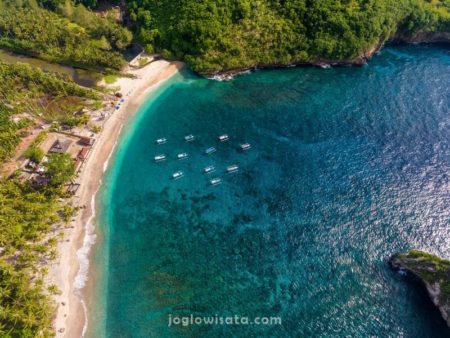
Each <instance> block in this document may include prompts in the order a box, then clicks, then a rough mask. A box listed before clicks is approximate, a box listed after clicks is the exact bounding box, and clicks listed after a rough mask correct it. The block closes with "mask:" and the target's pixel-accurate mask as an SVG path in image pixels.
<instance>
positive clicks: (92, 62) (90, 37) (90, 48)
mask: <svg viewBox="0 0 450 338" xmlns="http://www.w3.org/2000/svg"><path fill="white" fill-rule="evenodd" d="M41 3H42V4H43V5H48V6H49V7H54V5H56V4H58V5H57V6H56V7H55V8H53V9H54V11H50V10H47V9H45V8H43V7H41V6H39V5H38V4H37V3H36V2H35V1H34V0H23V1H15V0H0V12H1V13H2V15H1V16H0V48H4V49H7V50H10V51H13V52H17V53H22V54H27V55H31V56H36V57H39V58H41V59H44V60H47V61H52V62H58V63H63V64H69V65H73V66H77V67H81V68H95V69H100V70H101V69H116V70H119V69H120V68H121V67H122V66H123V65H124V63H125V60H124V59H123V56H122V55H121V53H119V52H120V51H121V50H123V49H124V48H125V47H127V46H128V45H129V44H130V42H131V39H132V35H131V33H130V32H129V31H128V30H127V29H126V28H124V27H121V26H120V25H119V24H117V23H116V22H115V19H114V18H113V17H112V16H106V17H102V16H100V15H96V14H94V13H92V12H91V11H89V10H87V9H86V8H85V7H84V6H83V5H82V4H79V5H74V4H73V3H72V2H70V1H58V2H54V1H53V2H52V3H53V4H50V1H41Z"/></svg>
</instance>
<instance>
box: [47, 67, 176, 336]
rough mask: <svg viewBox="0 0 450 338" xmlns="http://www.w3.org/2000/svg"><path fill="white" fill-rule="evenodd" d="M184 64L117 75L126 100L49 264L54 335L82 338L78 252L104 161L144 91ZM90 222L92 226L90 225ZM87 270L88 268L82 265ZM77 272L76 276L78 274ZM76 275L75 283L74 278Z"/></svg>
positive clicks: (92, 159)
mask: <svg viewBox="0 0 450 338" xmlns="http://www.w3.org/2000/svg"><path fill="white" fill-rule="evenodd" d="M182 67H183V65H182V63H179V62H167V61H164V60H160V61H155V62H152V63H150V64H149V65H147V66H145V67H143V68H141V69H128V70H127V72H128V73H131V74H134V75H135V78H120V79H118V80H117V81H116V82H115V83H114V84H113V86H114V87H116V86H120V92H121V93H122V94H123V97H124V99H125V102H124V103H123V105H122V107H121V108H120V109H119V110H116V111H115V112H114V113H113V115H112V116H111V117H110V118H109V119H108V120H107V121H106V122H105V124H104V126H103V129H102V131H101V133H100V136H99V137H98V139H97V141H96V143H95V145H94V147H93V149H92V151H91V154H90V156H89V158H88V159H87V160H86V163H85V164H84V168H83V169H82V172H81V174H80V176H79V179H78V181H79V182H80V183H81V186H80V188H79V189H78V192H77V194H76V195H75V197H74V198H75V201H76V204H77V205H78V206H80V207H81V206H85V207H84V208H82V209H81V210H80V211H79V213H78V215H77V216H76V218H75V220H74V221H73V222H72V223H71V224H69V226H68V227H67V228H66V229H65V230H64V238H63V240H61V241H60V242H59V244H58V258H57V259H56V260H55V262H54V263H53V264H52V265H50V267H49V274H48V281H49V283H52V284H55V285H57V286H58V288H59V289H60V290H61V294H60V295H57V296H55V301H56V303H57V314H56V318H55V321H54V328H55V331H56V337H81V336H82V332H83V327H84V323H85V310H84V309H83V306H84V303H83V302H82V301H81V299H82V298H80V294H81V292H80V289H79V288H77V286H78V287H80V286H81V285H84V281H83V278H80V275H78V273H79V270H80V260H79V259H78V256H77V254H78V255H80V256H85V255H88V254H89V248H90V245H89V243H85V241H86V240H89V237H87V236H85V232H86V229H87V231H89V232H91V231H93V228H92V221H93V217H94V216H95V215H93V213H94V211H95V210H94V204H95V203H94V196H95V194H96V193H97V191H98V189H99V187H100V185H101V179H102V176H103V173H104V169H105V167H106V164H107V162H108V160H109V158H110V155H111V153H112V152H113V151H114V148H115V144H116V142H117V139H118V137H119V135H120V132H121V130H122V127H123V125H124V124H125V123H126V122H127V120H128V118H129V117H130V116H132V115H133V114H134V113H135V112H136V110H137V108H138V107H139V105H140V104H141V103H142V101H143V99H144V98H145V96H146V94H147V93H148V92H149V91H151V90H153V89H155V88H156V87H157V86H158V85H160V84H161V83H162V82H163V81H165V80H167V79H168V78H170V77H171V76H172V75H174V74H176V73H177V72H178V71H179V69H181V68H182ZM89 224H91V227H89ZM80 248H82V250H80ZM82 268H83V269H87V267H82ZM77 275H78V276H77ZM76 278H77V286H76V285H75V279H76Z"/></svg>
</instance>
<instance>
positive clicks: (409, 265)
mask: <svg viewBox="0 0 450 338" xmlns="http://www.w3.org/2000/svg"><path fill="white" fill-rule="evenodd" d="M389 264H390V266H391V267H392V268H393V269H394V270H396V271H399V272H400V273H402V274H405V275H408V276H410V277H412V278H413V279H415V280H417V281H419V282H420V283H421V284H422V285H423V286H424V287H425V288H426V290H427V292H428V295H429V296H430V299H431V301H432V302H433V304H434V305H435V306H436V307H437V308H438V309H439V311H440V313H441V315H442V318H443V319H444V320H445V322H446V323H447V325H448V326H449V327H450V260H445V259H442V258H439V257H437V256H434V255H431V254H428V253H426V252H422V251H417V250H412V251H410V252H408V253H403V254H401V253H398V254H395V255H393V256H392V257H391V258H390V260H389Z"/></svg>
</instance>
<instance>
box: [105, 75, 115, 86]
mask: <svg viewBox="0 0 450 338" xmlns="http://www.w3.org/2000/svg"><path fill="white" fill-rule="evenodd" d="M104 79H105V82H106V83H107V84H113V83H114V82H116V81H117V75H114V74H109V75H106V76H105V77H104Z"/></svg>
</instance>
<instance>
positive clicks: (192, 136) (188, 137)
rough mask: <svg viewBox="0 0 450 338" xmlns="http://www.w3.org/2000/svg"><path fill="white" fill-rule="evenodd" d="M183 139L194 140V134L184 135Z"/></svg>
mask: <svg viewBox="0 0 450 338" xmlns="http://www.w3.org/2000/svg"><path fill="white" fill-rule="evenodd" d="M184 140H185V141H186V142H192V141H194V140H195V136H194V135H192V134H189V135H186V136H185V137H184Z"/></svg>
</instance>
